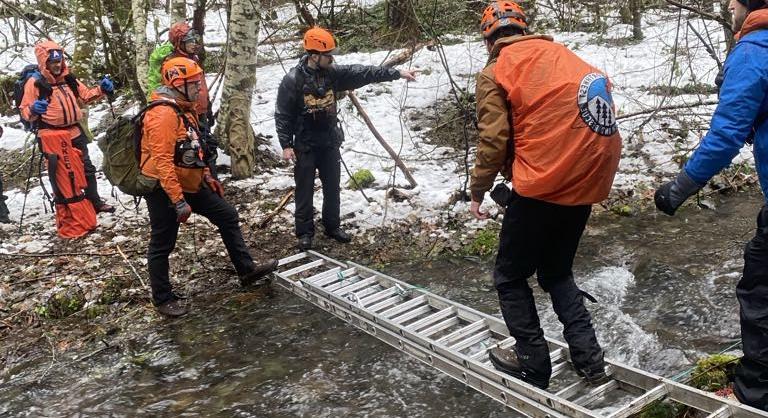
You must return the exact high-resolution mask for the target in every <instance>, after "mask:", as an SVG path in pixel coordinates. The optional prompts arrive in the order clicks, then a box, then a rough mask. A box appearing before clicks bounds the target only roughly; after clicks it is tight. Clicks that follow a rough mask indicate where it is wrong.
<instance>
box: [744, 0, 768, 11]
mask: <svg viewBox="0 0 768 418" xmlns="http://www.w3.org/2000/svg"><path fill="white" fill-rule="evenodd" d="M738 1H739V3H741V4H742V5H743V6H744V7H746V8H747V10H748V11H750V12H753V11H755V10H757V9H762V8H764V7H765V6H767V5H766V4H765V0H738Z"/></svg>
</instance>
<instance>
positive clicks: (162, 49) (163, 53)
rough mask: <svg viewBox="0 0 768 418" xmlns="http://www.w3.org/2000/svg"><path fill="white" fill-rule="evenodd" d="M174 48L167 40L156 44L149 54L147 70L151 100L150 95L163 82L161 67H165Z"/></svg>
mask: <svg viewBox="0 0 768 418" xmlns="http://www.w3.org/2000/svg"><path fill="white" fill-rule="evenodd" d="M173 50H174V48H173V44H171V43H170V42H167V41H166V42H163V43H161V44H160V45H158V46H156V47H155V49H154V50H153V51H152V54H151V55H150V56H149V69H148V70H147V100H149V96H151V95H152V92H153V91H155V89H156V88H158V87H160V84H161V83H162V78H161V76H160V69H161V68H162V67H163V62H165V59H166V58H168V56H169V55H171V54H173Z"/></svg>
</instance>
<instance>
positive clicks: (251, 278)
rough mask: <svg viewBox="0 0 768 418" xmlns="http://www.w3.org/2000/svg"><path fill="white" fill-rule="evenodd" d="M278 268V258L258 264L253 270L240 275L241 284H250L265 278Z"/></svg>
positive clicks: (244, 285)
mask: <svg viewBox="0 0 768 418" xmlns="http://www.w3.org/2000/svg"><path fill="white" fill-rule="evenodd" d="M276 269H277V260H275V259H271V260H267V262H265V263H262V264H257V265H256V268H254V269H253V271H251V272H249V273H246V274H243V275H242V276H240V284H241V285H242V286H243V287H246V286H250V285H252V284H254V283H256V282H257V281H258V280H259V279H261V278H263V277H264V276H266V275H267V274H269V273H272V272H273V271H275V270H276Z"/></svg>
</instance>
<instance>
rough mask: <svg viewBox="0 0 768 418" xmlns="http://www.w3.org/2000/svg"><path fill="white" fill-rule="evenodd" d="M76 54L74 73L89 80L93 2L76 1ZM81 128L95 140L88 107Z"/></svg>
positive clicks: (93, 21) (92, 42)
mask: <svg viewBox="0 0 768 418" xmlns="http://www.w3.org/2000/svg"><path fill="white" fill-rule="evenodd" d="M73 3H74V4H73V6H74V9H75V52H74V54H73V55H72V63H71V68H72V72H73V73H74V74H75V75H76V76H77V77H78V78H89V77H90V75H91V71H92V70H93V53H94V51H95V50H96V10H97V9H96V7H95V5H94V1H93V0H74V2H73ZM81 108H82V110H83V119H82V120H81V126H82V128H83V131H84V132H85V135H86V136H88V137H89V138H91V139H93V134H92V133H91V130H90V128H88V106H85V105H83V106H81Z"/></svg>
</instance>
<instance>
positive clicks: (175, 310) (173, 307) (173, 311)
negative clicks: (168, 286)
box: [156, 299, 187, 318]
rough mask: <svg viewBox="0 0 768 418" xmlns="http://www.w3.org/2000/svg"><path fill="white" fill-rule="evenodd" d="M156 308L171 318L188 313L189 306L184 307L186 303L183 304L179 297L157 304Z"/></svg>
mask: <svg viewBox="0 0 768 418" xmlns="http://www.w3.org/2000/svg"><path fill="white" fill-rule="evenodd" d="M156 308H157V311H158V312H160V313H161V314H163V315H165V316H168V317H171V318H176V317H179V316H183V315H186V314H187V308H186V307H184V305H182V304H181V302H179V301H178V299H171V300H169V301H168V302H165V303H163V304H162V305H157V306H156Z"/></svg>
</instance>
